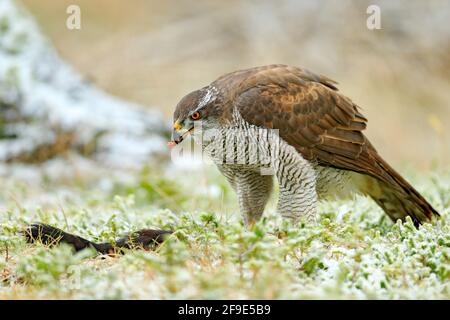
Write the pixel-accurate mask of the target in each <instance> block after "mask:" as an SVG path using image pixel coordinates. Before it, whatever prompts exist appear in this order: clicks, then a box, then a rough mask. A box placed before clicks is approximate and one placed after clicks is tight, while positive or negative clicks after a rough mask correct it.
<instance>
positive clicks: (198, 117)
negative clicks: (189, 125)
mask: <svg viewBox="0 0 450 320" xmlns="http://www.w3.org/2000/svg"><path fill="white" fill-rule="evenodd" d="M200 117H201V116H200V112H198V111H195V112H194V113H193V114H191V119H192V120H198V119H200Z"/></svg>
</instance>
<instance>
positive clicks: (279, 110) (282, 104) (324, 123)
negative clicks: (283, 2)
mask: <svg viewBox="0 0 450 320" xmlns="http://www.w3.org/2000/svg"><path fill="white" fill-rule="evenodd" d="M239 91H240V94H239V95H238V96H237V97H236V100H235V106H236V107H237V108H238V110H239V112H240V113H241V115H242V117H243V118H244V119H245V120H246V121H247V122H249V123H251V124H253V125H256V126H261V127H265V128H271V129H278V130H279V134H280V137H281V138H282V139H283V140H285V141H286V142H287V143H289V144H290V145H292V146H293V147H295V149H296V150H297V151H298V152H300V153H301V154H302V156H303V157H304V158H306V159H308V160H311V161H316V162H317V163H318V164H320V165H326V166H332V167H336V168H340V169H345V170H352V171H356V172H361V173H365V174H370V175H372V176H375V177H377V178H379V179H382V180H386V179H387V180H390V179H391V178H390V177H389V176H387V177H384V176H383V170H380V168H379V165H378V164H377V161H375V159H374V155H376V154H377V152H376V150H375V149H374V148H373V147H372V145H371V144H370V143H369V141H368V140H367V138H366V137H365V136H364V135H363V133H362V131H363V130H364V129H365V128H366V122H367V119H366V118H365V117H364V116H363V115H362V114H361V113H360V112H359V110H358V107H357V106H356V105H355V104H354V103H353V102H352V101H351V100H350V99H348V98H346V97H345V96H343V95H341V94H339V93H338V92H337V89H336V87H335V86H334V83H333V82H332V81H331V80H329V79H327V78H325V77H321V76H318V75H314V74H313V73H311V72H307V71H305V70H302V69H298V68H292V67H291V68H289V67H283V66H281V67H278V66H277V67H274V68H272V69H263V70H260V71H258V72H255V73H254V74H251V75H250V76H249V77H247V79H246V80H244V81H242V82H241V83H240V85H239ZM389 182H390V181H389Z"/></svg>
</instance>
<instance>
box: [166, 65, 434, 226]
mask: <svg viewBox="0 0 450 320" xmlns="http://www.w3.org/2000/svg"><path fill="white" fill-rule="evenodd" d="M200 124H201V125H200ZM366 125H367V119H366V118H365V117H364V115H362V114H361V112H360V109H359V107H358V106H357V105H356V104H355V103H354V102H352V101H351V100H350V99H349V98H347V97H346V96H344V95H342V94H341V93H339V92H338V89H337V87H336V82H335V81H333V80H331V79H329V78H327V77H324V76H321V75H317V74H314V73H312V72H310V71H308V70H305V69H302V68H297V67H291V66H286V65H279V64H278V65H269V66H263V67H256V68H251V69H246V70H240V71H236V72H232V73H228V74H225V75H223V76H221V77H219V78H218V79H217V80H215V81H214V82H212V83H211V84H210V85H208V86H206V87H204V88H201V89H199V90H196V91H194V92H191V93H189V94H188V95H186V96H185V97H184V98H183V99H182V100H181V101H180V102H179V103H178V105H177V107H176V110H175V113H174V126H173V137H172V138H173V139H172V144H178V143H180V142H181V141H182V140H183V138H184V137H185V136H186V135H187V134H190V133H192V134H193V136H194V140H197V142H199V143H200V145H201V146H202V149H203V151H204V152H205V153H207V154H208V155H209V156H210V157H211V158H212V159H213V161H214V162H215V164H216V165H217V167H218V168H219V170H220V171H221V172H222V173H223V175H224V176H225V177H226V178H227V180H228V181H229V182H230V184H231V186H232V187H233V189H234V190H235V191H236V193H237V196H238V199H239V206H240V209H241V212H242V214H243V216H244V219H245V222H246V223H247V224H252V223H254V222H255V221H257V220H258V219H259V218H260V217H261V215H262V213H263V211H264V208H265V206H266V203H267V200H268V199H269V196H270V194H271V191H272V185H273V177H274V176H275V177H276V180H277V181H278V184H279V190H280V192H279V200H278V207H277V211H278V212H279V213H280V214H281V215H282V216H283V217H286V218H289V219H291V220H293V221H294V222H296V221H298V220H299V219H300V218H301V217H305V218H308V219H311V220H313V219H314V217H315V216H316V203H317V201H318V200H319V199H323V198H327V197H329V196H336V197H346V196H348V195H350V194H352V193H355V192H356V193H361V194H364V195H368V196H370V197H371V198H372V199H373V200H375V202H376V203H377V204H378V205H379V206H380V207H381V208H382V209H383V210H384V211H385V212H386V213H387V214H388V215H389V217H390V218H391V219H392V220H394V221H396V220H397V219H401V220H404V219H405V218H406V216H410V217H411V218H412V220H413V221H414V223H415V225H416V226H418V225H419V224H421V223H423V222H426V221H430V220H431V219H432V217H433V216H438V215H439V214H438V212H437V211H436V210H435V209H434V208H433V207H432V206H431V205H430V204H429V203H428V202H427V201H426V200H425V199H424V197H423V196H422V195H421V194H420V193H419V192H418V191H417V190H416V189H414V188H413V187H412V186H411V185H410V184H409V183H408V182H407V181H406V180H405V179H404V178H403V177H402V176H401V175H400V174H399V173H398V172H396V171H395V170H394V169H393V168H392V167H391V166H390V165H389V164H388V163H387V162H386V161H385V160H383V158H382V157H381V156H380V155H379V154H378V152H377V151H376V150H375V148H374V147H373V146H372V144H371V143H370V142H369V140H368V139H367V137H366V136H365V135H364V134H363V130H364V129H365V128H366ZM200 129H201V130H200Z"/></svg>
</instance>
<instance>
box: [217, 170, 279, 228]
mask: <svg viewBox="0 0 450 320" xmlns="http://www.w3.org/2000/svg"><path fill="white" fill-rule="evenodd" d="M218 168H219V170H220V171H221V172H222V173H223V175H224V176H225V177H226V178H227V180H228V181H229V183H230V184H231V186H232V187H233V189H234V191H235V192H236V194H237V197H238V201H239V208H240V211H241V214H242V215H243V217H244V222H245V225H246V226H247V227H248V228H251V227H252V226H253V225H254V224H255V223H256V222H258V221H259V219H260V218H261V216H262V214H263V212H264V208H265V206H266V204H267V201H268V200H269V198H270V194H271V192H272V187H273V177H272V176H271V175H261V172H260V170H258V169H248V168H243V167H239V166H236V167H235V166H232V165H231V166H229V165H220V166H218Z"/></svg>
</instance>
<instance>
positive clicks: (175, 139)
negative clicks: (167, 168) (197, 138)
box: [168, 120, 194, 146]
mask: <svg viewBox="0 0 450 320" xmlns="http://www.w3.org/2000/svg"><path fill="white" fill-rule="evenodd" d="M182 129H183V126H182V125H181V123H180V122H179V121H178V120H177V121H175V123H174V124H173V129H172V140H171V141H170V142H169V143H168V145H169V146H175V145H177V144H179V143H181V142H182V141H183V140H184V138H185V137H186V136H187V135H188V134H190V133H191V132H192V130H194V127H193V126H192V127H191V128H188V129H187V130H185V131H184V132H182V131H183V130H182Z"/></svg>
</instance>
